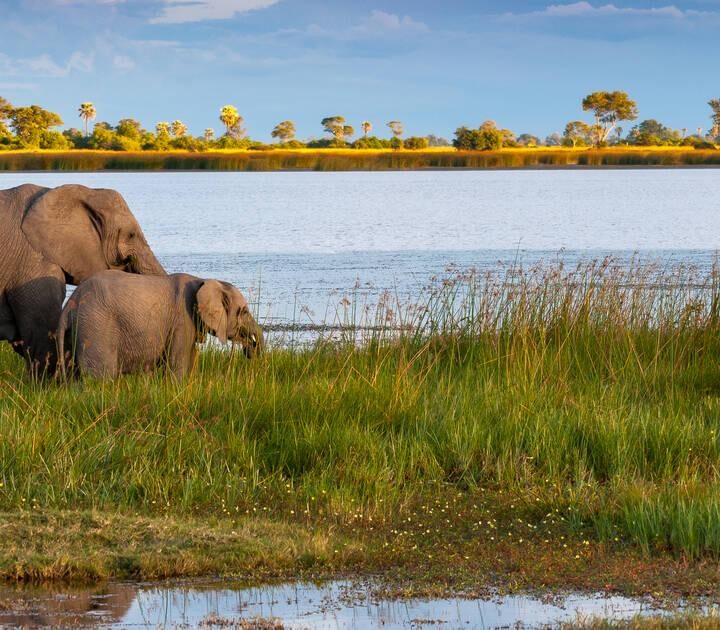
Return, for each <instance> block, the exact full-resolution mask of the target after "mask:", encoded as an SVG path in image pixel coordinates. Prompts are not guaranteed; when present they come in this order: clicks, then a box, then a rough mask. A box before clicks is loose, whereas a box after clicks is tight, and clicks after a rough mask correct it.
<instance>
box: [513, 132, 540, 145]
mask: <svg viewBox="0 0 720 630" xmlns="http://www.w3.org/2000/svg"><path fill="white" fill-rule="evenodd" d="M516 142H517V143H518V144H519V145H520V146H521V147H537V146H539V145H540V144H541V142H540V138H538V137H537V136H533V135H532V134H531V133H521V134H520V135H519V136H518V137H517V140H516Z"/></svg>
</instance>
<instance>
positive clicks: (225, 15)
mask: <svg viewBox="0 0 720 630" xmlns="http://www.w3.org/2000/svg"><path fill="white" fill-rule="evenodd" d="M278 2H280V0H162V3H163V4H164V5H165V6H163V8H162V11H161V13H160V15H158V16H157V17H154V18H152V19H151V20H150V23H151V24H181V23H186V22H205V21H209V20H229V19H231V18H233V17H235V16H236V15H240V14H242V13H249V12H250V11H259V10H260V9H267V8H268V7H271V6H273V5H274V4H277V3H278Z"/></svg>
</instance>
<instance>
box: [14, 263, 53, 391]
mask: <svg viewBox="0 0 720 630" xmlns="http://www.w3.org/2000/svg"><path fill="white" fill-rule="evenodd" d="M64 299H65V282H64V281H63V280H61V279H59V278H57V277H52V276H48V277H43V278H34V279H33V280H30V281H28V282H26V283H24V284H21V285H19V286H16V287H13V288H12V289H10V290H8V292H7V301H8V304H9V306H10V309H11V310H12V313H13V318H14V321H15V326H16V328H17V331H16V332H17V334H16V337H15V339H14V340H13V341H12V344H13V348H14V349H15V351H16V352H17V353H18V354H20V355H21V356H22V357H23V358H24V359H25V363H26V365H27V367H28V370H29V371H30V373H31V374H32V375H33V376H34V377H42V376H46V375H47V376H51V375H53V374H54V373H55V368H56V367H57V351H56V350H57V348H56V343H55V333H56V332H57V326H58V323H59V321H60V313H61V312H62V303H63V300H64Z"/></svg>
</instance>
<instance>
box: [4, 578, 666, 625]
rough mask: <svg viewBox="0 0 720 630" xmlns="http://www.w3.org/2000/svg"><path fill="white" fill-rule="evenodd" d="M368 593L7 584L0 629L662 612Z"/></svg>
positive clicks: (491, 619)
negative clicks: (393, 597) (62, 587)
mask: <svg viewBox="0 0 720 630" xmlns="http://www.w3.org/2000/svg"><path fill="white" fill-rule="evenodd" d="M375 592H376V591H375V589H374V586H373V584H372V583H368V582H364V583H356V582H349V581H336V582H328V583H325V584H321V585H313V584H308V583H291V584H281V585H275V586H266V587H252V588H244V587H242V585H238V584H228V583H213V582H204V583H198V582H193V583H189V584H162V585H157V584H155V585H150V584H146V585H133V584H124V583H115V584H106V585H104V586H102V587H99V588H95V589H86V590H80V589H70V590H63V591H60V592H58V591H49V590H43V589H40V588H37V587H34V588H30V587H22V588H21V587H18V588H15V589H12V588H6V589H5V590H4V591H2V593H0V598H1V600H0V601H1V602H2V604H1V605H0V625H2V626H3V627H6V626H22V627H30V626H61V627H67V626H80V625H93V626H102V627H123V628H125V627H137V628H157V627H165V628H172V627H197V626H199V625H204V626H205V627H219V626H223V627H238V626H239V625H240V624H241V623H242V621H243V620H252V619H257V618H263V619H266V620H270V619H273V620H277V622H278V623H280V624H282V626H283V627H286V628H308V627H310V628H328V629H330V628H411V627H412V628H418V627H426V626H435V625H436V624H442V627H444V628H460V627H462V628H495V627H499V626H504V627H508V626H514V625H516V624H520V625H521V626H530V627H536V626H543V625H546V624H556V623H559V622H562V621H572V620H575V619H577V618H579V617H580V618H588V617H600V618H603V619H610V620H620V619H628V618H630V617H633V616H635V615H649V614H653V615H658V614H660V612H659V611H658V610H656V609H654V608H653V607H652V606H650V605H649V603H648V602H647V601H643V600H634V599H629V598H625V597H604V596H601V595H589V596H583V595H577V594H574V595H569V596H567V597H553V596H546V597H544V598H540V599H538V598H533V597H527V596H512V597H504V598H497V597H495V598H492V599H488V600H482V599H462V598H449V599H435V600H418V599H410V600H389V599H379V598H378V597H377V596H376V594H375Z"/></svg>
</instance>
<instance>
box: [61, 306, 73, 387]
mask: <svg viewBox="0 0 720 630" xmlns="http://www.w3.org/2000/svg"><path fill="white" fill-rule="evenodd" d="M76 309H77V302H76V301H75V300H74V299H73V298H70V299H69V300H68V301H67V304H65V307H64V308H63V310H62V313H61V314H60V323H59V324H58V331H57V352H58V367H59V368H60V375H61V378H62V379H63V380H65V379H67V366H66V363H67V362H66V360H65V335H66V334H67V330H68V328H69V327H70V316H71V314H72V312H73V311H75V310H76ZM70 350H71V351H72V348H70Z"/></svg>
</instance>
